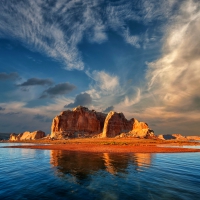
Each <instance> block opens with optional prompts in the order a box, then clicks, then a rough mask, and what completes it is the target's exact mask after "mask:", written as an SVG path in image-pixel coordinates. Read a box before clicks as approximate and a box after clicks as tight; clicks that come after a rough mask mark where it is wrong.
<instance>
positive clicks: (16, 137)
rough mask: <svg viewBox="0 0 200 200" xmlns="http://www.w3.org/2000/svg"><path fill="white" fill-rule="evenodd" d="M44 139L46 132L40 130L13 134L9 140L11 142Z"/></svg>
mask: <svg viewBox="0 0 200 200" xmlns="http://www.w3.org/2000/svg"><path fill="white" fill-rule="evenodd" d="M43 137H45V132H43V131H40V130H39V131H34V132H29V131H26V132H24V133H20V134H16V133H11V135H10V139H9V140H10V141H23V140H37V139H41V138H43Z"/></svg>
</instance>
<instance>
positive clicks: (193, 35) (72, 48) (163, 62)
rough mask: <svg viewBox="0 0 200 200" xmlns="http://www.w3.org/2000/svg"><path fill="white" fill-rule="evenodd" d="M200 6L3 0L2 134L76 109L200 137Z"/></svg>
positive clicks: (181, 1)
mask: <svg viewBox="0 0 200 200" xmlns="http://www.w3.org/2000/svg"><path fill="white" fill-rule="evenodd" d="M199 33H200V1H199V0H159V1H157V0H35V1H33V0H9V1H7V0H1V1H0V132H8V133H10V132H15V133H20V132H24V131H35V130H43V131H45V132H46V133H50V127H51V123H52V119H53V118H54V117H55V116H56V115H59V113H60V112H61V111H63V110H67V109H72V108H74V107H76V106H78V105H82V106H86V107H88V108H89V109H94V110H96V111H99V112H105V113H108V112H109V111H111V110H114V111H116V112H123V113H124V115H125V117H126V118H127V119H130V118H136V119H138V120H139V121H144V122H146V123H147V124H148V125H149V127H150V128H151V129H153V130H154V132H155V134H174V133H180V134H182V135H200V37H199Z"/></svg>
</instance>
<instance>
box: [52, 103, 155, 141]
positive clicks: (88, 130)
mask: <svg viewBox="0 0 200 200" xmlns="http://www.w3.org/2000/svg"><path fill="white" fill-rule="evenodd" d="M121 133H123V134H125V135H126V136H127V135H129V137H140V138H148V137H150V138H152V137H154V133H153V132H152V131H151V130H150V129H149V127H148V125H147V124H146V123H144V122H139V121H137V120H136V119H133V118H132V119H130V120H127V119H126V118H125V117H124V115H123V113H116V112H114V111H110V112H109V113H108V115H107V116H106V114H104V113H101V112H96V111H94V110H89V109H88V108H85V107H82V106H78V107H76V108H74V109H73V110H72V111H71V110H67V111H63V112H61V114H60V115H58V116H56V117H55V118H54V119H53V122H52V126H51V136H50V137H51V138H55V139H64V138H74V137H95V136H96V137H116V136H119V135H120V134H121ZM123 134H122V135H121V136H120V137H123Z"/></svg>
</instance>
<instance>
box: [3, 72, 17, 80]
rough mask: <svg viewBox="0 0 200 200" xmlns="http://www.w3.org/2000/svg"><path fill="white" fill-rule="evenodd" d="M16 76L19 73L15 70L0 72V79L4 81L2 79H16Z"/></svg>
mask: <svg viewBox="0 0 200 200" xmlns="http://www.w3.org/2000/svg"><path fill="white" fill-rule="evenodd" d="M18 78H19V75H18V73H16V72H12V73H10V74H8V73H5V72H1V73H0V81H4V80H16V79H18Z"/></svg>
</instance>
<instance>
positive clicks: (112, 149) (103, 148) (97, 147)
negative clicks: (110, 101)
mask: <svg viewBox="0 0 200 200" xmlns="http://www.w3.org/2000/svg"><path fill="white" fill-rule="evenodd" d="M5 148H28V149H42V150H66V151H80V152H98V153H100V152H101V153H183V152H200V149H194V148H181V147H180V148H179V147H158V146H156V145H149V146H148V145H111V144H108V145H103V144H94V143H93V144H87V143H86V144H84V143H80V144H76V143H68V144H51V145H44V144H43V145H42V144H40V145H28V144H27V145H23V146H8V147H5Z"/></svg>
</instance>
